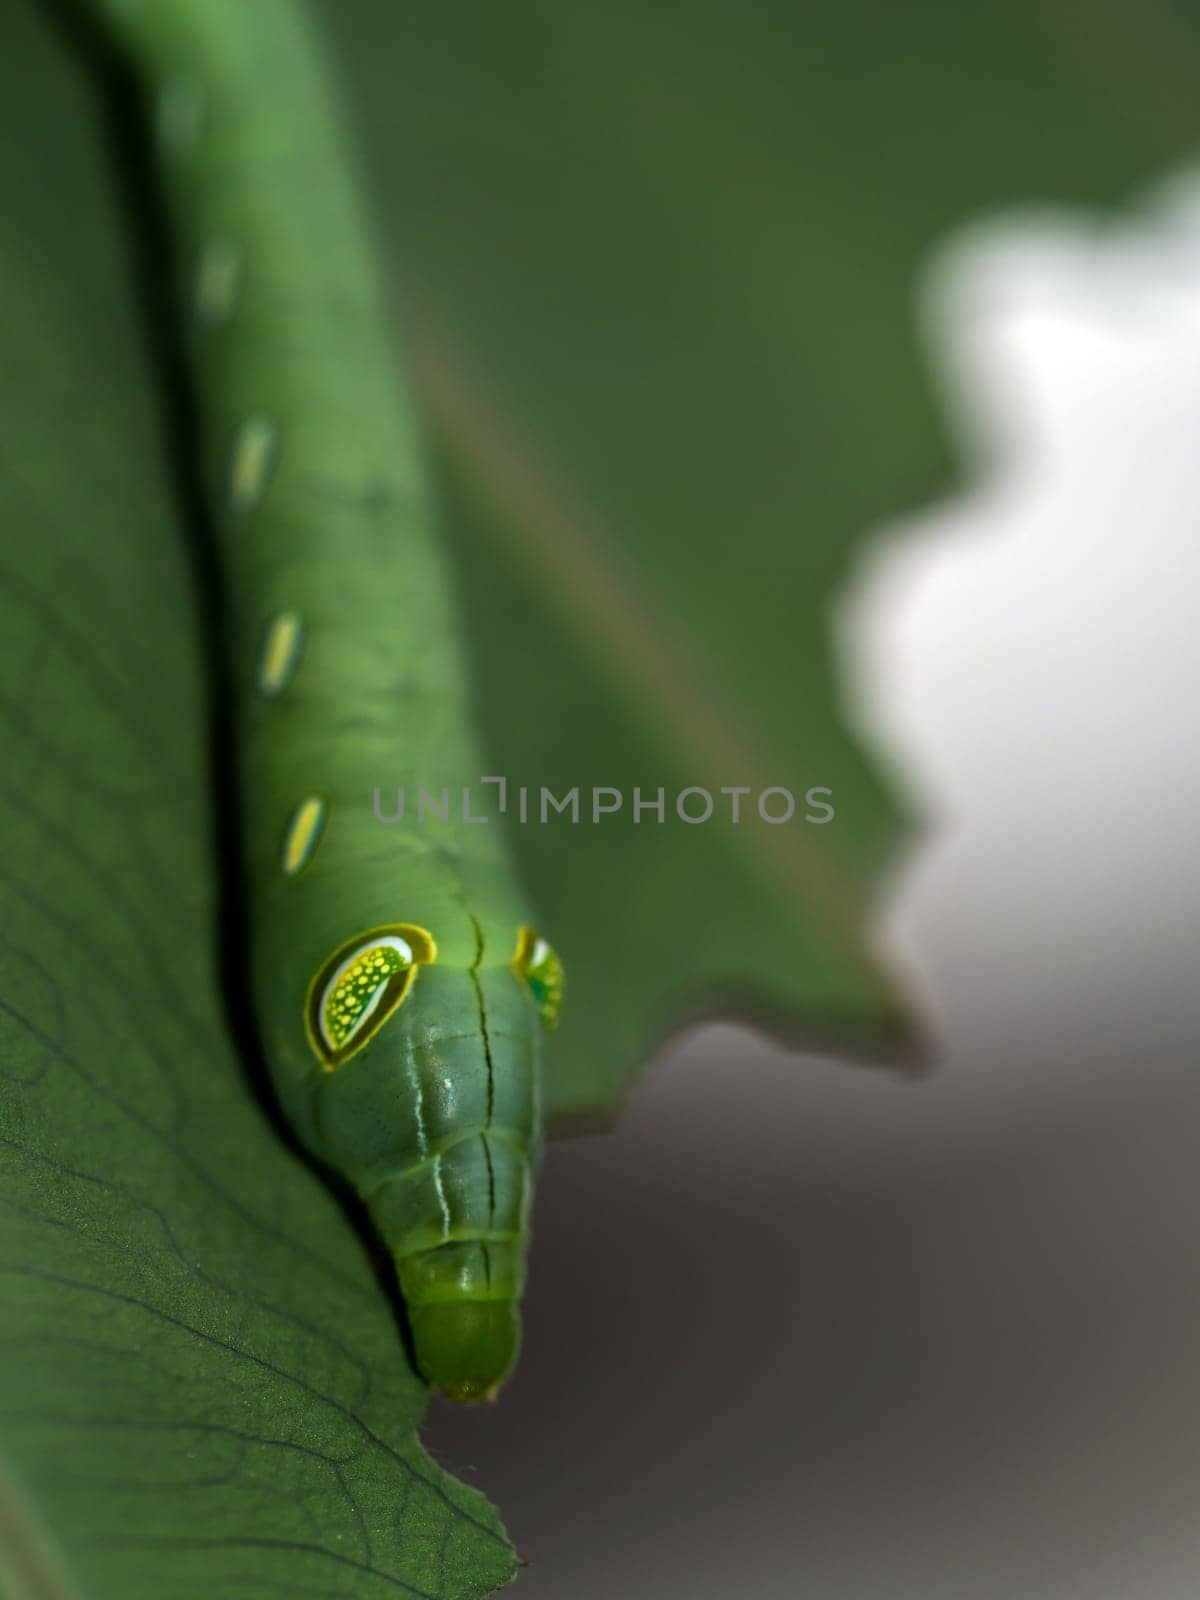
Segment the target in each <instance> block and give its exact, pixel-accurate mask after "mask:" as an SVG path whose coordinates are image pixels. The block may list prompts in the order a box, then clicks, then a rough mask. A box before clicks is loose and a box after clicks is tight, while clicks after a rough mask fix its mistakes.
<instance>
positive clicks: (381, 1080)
mask: <svg viewBox="0 0 1200 1600" xmlns="http://www.w3.org/2000/svg"><path fill="white" fill-rule="evenodd" d="M92 4H93V5H94V6H96V7H98V8H99V10H100V12H101V13H102V15H103V18H104V20H105V22H106V23H107V25H108V26H109V28H110V29H111V31H112V34H113V36H114V38H115V40H116V42H117V44H118V46H119V47H120V49H121V50H122V52H123V53H124V54H125V55H126V56H127V57H128V59H129V61H130V63H131V65H132V68H133V70H134V73H135V74H136V76H137V79H138V81H139V83H140V84H141V86H142V88H143V90H144V92H145V94H146V95H147V96H148V97H149V100H150V102H151V104H152V106H153V109H154V116H153V122H154V126H155V127H156V130H157V134H156V137H157V151H156V162H157V171H158V175H159V182H160V187H161V193H162V199H163V204H164V206H165V209H166V213H167V217H168V221H169V229H170V234H171V241H172V247H173V253H174V256H175V259H176V261H177V262H178V266H179V283H178V304H179V307H180V314H181V317H182V319H183V322H184V324H185V334H184V337H185V339H186V346H187V352H188V357H189V363H190V367H191V372H192V375H193V380H194V385H195V390H196V395H197V400H198V413H199V417H200V422H201V427H202V430H203V438H202V440H201V441H200V448H201V450H202V453H203V460H204V469H205V474H206V479H207V482H208V484H209V485H210V486H211V496H210V499H211V510H212V521H213V523H214V525H215V528H216V532H217V537H218V539H219V542H220V551H219V556H220V566H221V570H222V574H223V579H224V586H225V589H226V591H227V604H228V611H229V620H230V629H229V635H230V641H231V660H230V671H231V675H232V679H233V683H234V695H235V702H236V706H235V715H236V727H237V737H238V742H239V754H240V767H241V775H242V791H243V792H242V813H243V833H244V846H245V856H246V866H247V879H248V888H249V895H250V906H249V912H250V921H251V947H252V958H253V995H254V1002H255V1007H256V1012H257V1018H258V1023H259V1027H260V1031H261V1034H262V1039H263V1043H264V1047H265V1050H266V1054H267V1058H268V1062H269V1065H270V1070H271V1073H272V1077H273V1080H274V1083H275V1085H276V1089H277V1092H278V1095H279V1098H280V1100H281V1102H282V1104H283V1107H284V1109H285V1112H286V1114H287V1115H288V1117H289V1118H290V1120H291V1122H292V1124H293V1125H294V1127H295V1128H296V1130H297V1132H298V1134H299V1136H300V1138H301V1139H302V1140H303V1142H304V1144H305V1145H306V1146H307V1148H308V1149H309V1150H311V1151H312V1152H313V1153H314V1154H315V1155H316V1156H318V1157H319V1158H320V1159H321V1160H322V1161H324V1162H325V1163H327V1164H328V1165H330V1166H331V1167H333V1168H334V1169H335V1170H336V1171H338V1172H339V1173H341V1174H343V1175H344V1176H345V1177H347V1178H348V1179H349V1180H350V1181H351V1182H352V1183H353V1185H354V1186H355V1188H356V1189H357V1191H358V1193H359V1194H360V1195H361V1196H362V1198H363V1200H364V1201H365V1202H366V1205H367V1207H368V1210H369V1212H370V1215H371V1217H372V1219H373V1221H374V1223H375V1225H376V1227H377V1228H378V1230H379V1232H380V1234H381V1236H382V1238H383V1239H384V1240H385V1241H386V1243H387V1246H388V1248H389V1250H390V1251H391V1253H392V1255H393V1256H394V1259H395V1261H396V1265H397V1270H398V1273H399V1279H400V1285H401V1289H402V1291H403V1294H404V1299H405V1303H406V1306H407V1311H408V1317H409V1323H410V1327H411V1334H412V1342H413V1348H414V1352H415V1356H416V1360H417V1363H418V1365H419V1367H420V1369H421V1371H422V1373H423V1374H424V1376H425V1377H426V1379H427V1380H428V1381H429V1382H430V1383H431V1384H434V1385H440V1386H442V1387H443V1388H444V1389H445V1390H446V1392H447V1393H448V1394H450V1395H451V1396H453V1397H454V1398H456V1399H460V1400H473V1399H479V1398H483V1397H490V1396H492V1395H493V1394H494V1393H495V1391H496V1389H497V1387H498V1386H499V1384H500V1382H501V1381H502V1380H503V1379H504V1377H505V1376H506V1374H507V1373H508V1372H509V1370H510V1369H511V1366H512V1364H513V1361H514V1359H515V1357H516V1353H517V1348H518V1344H519V1340H520V1319H519V1310H518V1307H519V1302H520V1299H521V1293H522V1286H523V1277H524V1256H525V1248H526V1241H527V1235H528V1225H529V1211H530V1200H531V1192H532V1183H533V1173H534V1170H535V1166H536V1161H537V1155H538V1150H539V1146H540V1141H541V1121H542V1116H541V1072H542V1033H543V1029H544V1027H545V1026H547V1025H550V1024H552V1023H553V1021H554V1018H555V1015H556V1012H557V1007H558V1002H559V998H560V996H561V991H562V969H561V967H560V965H559V963H558V960H557V958H556V956H555V955H554V953H553V951H552V950H551V949H550V948H549V946H548V945H547V944H546V943H545V941H544V940H542V939H540V938H539V937H538V935H537V934H536V933H535V932H534V931H533V927H532V919H531V917H530V914H529V912H528V909H527V908H526V906H525V903H524V901H523V899H522V897H521V893H520V890H519V888H518V886H517V884H516V881H515V879H514V875H513V871H512V866H511V863H510V859H509V856H508V852H507V848H506V845H505V840H504V836H503V833H502V829H501V826H500V825H499V824H498V823H497V822H495V821H492V822H490V823H489V824H488V825H486V826H482V827H480V826H470V825H467V824H463V823H459V824H449V825H441V824H439V825H438V826H437V827H436V828H435V829H434V828H429V827H426V828H420V827H407V828H404V829H385V828H382V827H381V826H380V824H379V822H378V821H377V820H376V819H375V816H374V814H373V806H372V794H373V788H374V786H375V785H377V784H378V783H379V781H380V778H381V777H385V776H386V777H387V778H388V779H389V780H390V779H391V778H393V777H394V776H395V775H396V774H397V772H398V771H399V772H402V773H403V775H404V777H405V781H406V783H408V784H411V785H412V787H413V789H414V790H415V789H416V788H417V787H418V786H422V785H423V786H425V787H427V788H429V789H431V790H432V789H435V788H436V789H439V790H440V789H441V788H443V787H446V786H449V787H450V789H451V792H454V790H455V789H456V787H460V786H461V787H465V786H467V785H469V784H472V783H475V782H477V781H478V780H479V777H480V774H481V772H482V770H483V768H482V766H481V761H480V755H479V752H478V750H477V747H476V739H475V734H474V731H473V728H472V722H471V717H470V713H469V696H468V690H467V685H466V682H465V676H464V670H463V666H462V663H461V660H460V654H459V651H458V649H457V648H456V645H455V641H456V639H457V638H458V636H459V635H458V623H457V619H456V617H455V614H454V609H453V604H452V600H451V585H450V582H449V576H448V572H447V569H446V560H445V556H444V553H443V550H442V547H441V544H440V541H439V539H438V537H437V533H436V528H435V520H434V517H433V515H432V513H431V509H430V503H429V498H428V494H427V489H426V483H425V477H424V473H423V470H422V464H421V459H420V452H419V449H418V446H417V439H416V431H415V429H414V425H413V421H412V418H411V416H410V414H409V411H408V409H407V405H406V397H405V395H404V394H403V392H402V390H401V388H400V386H399V385H398V382H397V378H396V373H395V369H394V359H393V342H392V340H391V337H390V334H389V330H388V323H387V316H386V314H385V296H384V293H383V291H382V287H381V284H380V281H379V277H378V269H377V265H376V259H375V254H374V251H373V248H372V243H371V239H370V231H369V228H368V226H367V223H366V219H365V208H364V206H363V203H362V199H361V196H360V194H359V191H358V188H357V185H356V182H355V178H354V169H353V161H352V160H351V158H350V155H349V151H348V148H347V140H346V136H345V133H344V131H343V128H342V125H341V120H340V115H339V108H338V103H337V98H336V94H335V93H334V91H333V89H332V87H331V85H330V83H329V81H328V79H327V76H326V72H325V68H324V64H323V60H322V54H321V49H320V46H319V42H318V41H317V40H316V38H315V37H314V34H313V32H312V31H311V25H310V22H309V19H308V17H307V15H306V13H305V11H304V9H303V7H302V5H301V4H300V3H299V0H252V3H251V0H92Z"/></svg>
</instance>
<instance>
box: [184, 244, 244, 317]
mask: <svg viewBox="0 0 1200 1600" xmlns="http://www.w3.org/2000/svg"><path fill="white" fill-rule="evenodd" d="M241 283H242V248H241V246H240V245H239V244H238V243H237V241H236V240H235V239H210V240H209V241H208V243H207V244H206V245H205V246H204V248H203V249H202V250H201V252H200V263H199V265H198V266H197V268H196V298H195V310H196V321H197V322H198V323H199V324H200V326H201V327H203V328H215V327H217V326H218V325H219V324H220V323H222V322H224V321H225V319H226V318H227V317H228V316H229V313H230V312H231V311H232V310H233V305H234V301H235V300H236V299H237V294H238V290H239V289H240V288H241Z"/></svg>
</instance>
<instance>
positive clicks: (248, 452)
mask: <svg viewBox="0 0 1200 1600" xmlns="http://www.w3.org/2000/svg"><path fill="white" fill-rule="evenodd" d="M278 442H279V430H278V429H277V428H276V426H275V424H274V423H273V422H272V421H271V419H270V417H261V416H260V417H247V418H246V420H245V422H243V423H242V425H241V427H240V428H239V429H238V431H237V438H236V439H235V440H234V444H233V469H232V471H231V473H230V479H229V499H230V503H231V504H232V506H233V509H234V510H235V511H251V510H253V508H254V507H255V506H256V505H257V504H258V502H259V501H260V500H261V499H262V497H263V493H264V491H265V490H266V487H267V479H268V478H269V477H270V476H271V470H272V468H273V467H274V465H275V457H276V454H277V446H278Z"/></svg>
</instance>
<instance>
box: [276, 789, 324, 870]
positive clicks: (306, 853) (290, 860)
mask: <svg viewBox="0 0 1200 1600" xmlns="http://www.w3.org/2000/svg"><path fill="white" fill-rule="evenodd" d="M328 810H329V808H328V806H327V805H326V804H325V802H324V800H322V799H321V796H320V795H319V794H313V795H309V797H308V799H307V800H302V801H301V802H300V804H299V805H298V806H297V807H296V809H295V811H293V812H292V817H291V821H290V822H289V823H288V825H287V832H286V833H285V834H284V836H283V870H284V871H285V872H286V873H287V874H288V876H289V877H291V876H293V875H294V874H295V873H297V872H299V871H300V869H301V867H306V866H307V865H308V863H309V862H310V861H311V860H312V857H313V852H314V851H315V850H316V848H317V845H318V843H319V842H320V838H321V832H322V830H323V829H324V827H325V817H326V814H327V812H328Z"/></svg>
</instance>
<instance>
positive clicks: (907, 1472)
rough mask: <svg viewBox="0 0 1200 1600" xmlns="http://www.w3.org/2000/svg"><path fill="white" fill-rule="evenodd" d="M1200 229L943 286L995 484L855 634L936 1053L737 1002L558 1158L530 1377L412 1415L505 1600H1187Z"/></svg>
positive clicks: (1021, 245)
mask: <svg viewBox="0 0 1200 1600" xmlns="http://www.w3.org/2000/svg"><path fill="white" fill-rule="evenodd" d="M1198 218H1200V207H1197V205H1196V204H1195V201H1194V199H1192V198H1190V197H1189V195H1188V194H1187V192H1186V190H1181V191H1179V192H1178V193H1176V194H1175V195H1173V196H1170V197H1168V198H1167V199H1166V200H1164V199H1163V198H1162V197H1152V198H1151V201H1150V204H1149V206H1148V220H1146V219H1143V220H1142V222H1141V223H1140V225H1139V229H1138V230H1137V231H1134V230H1133V228H1132V226H1131V224H1129V223H1128V222H1127V223H1126V224H1125V227H1124V231H1122V230H1119V229H1118V230H1113V231H1111V232H1110V234H1109V235H1107V236H1103V235H1098V234H1096V233H1095V232H1094V231H1093V230H1092V228H1091V226H1090V224H1088V222H1087V220H1086V219H1082V220H1079V219H1076V220H1075V221H1071V220H1070V219H1050V220H1046V219H1043V220H1042V221H1040V222H1038V223H1036V224H1035V225H1034V226H1032V227H1031V226H1029V225H1025V226H1023V227H1018V228H1014V227H1011V226H1009V227H1005V228H1000V229H999V230H990V231H989V233H987V234H985V235H983V236H980V237H977V238H975V239H974V240H971V241H967V242H966V243H965V244H962V243H960V246H959V247H958V248H957V249H956V250H954V251H952V252H950V254H949V256H948V257H947V262H943V264H942V267H941V269H940V272H939V273H935V275H934V281H935V282H936V283H937V284H938V285H939V286H940V287H939V289H938V291H937V294H936V295H935V297H934V299H933V301H932V303H933V304H934V305H935V306H936V308H937V311H936V315H935V316H934V318H933V323H932V326H933V328H934V336H933V339H932V347H933V349H934V350H935V352H936V355H937V359H938V360H939V362H940V363H941V369H942V371H943V373H944V376H945V381H946V392H947V403H948V406H949V408H950V409H951V411H952V414H953V416H954V418H955V422H956V425H957V426H958V428H959V429H960V432H961V435H962V442H963V447H964V449H967V450H969V451H971V452H972V453H973V454H974V456H975V459H976V463H977V474H978V483H979V488H978V489H977V491H976V492H975V493H974V494H972V495H971V496H970V497H969V498H967V499H966V500H965V501H964V502H963V503H961V504H957V505H953V506H948V507H945V508H942V509H940V510H938V511H935V512H933V513H931V514H930V515H929V516H927V517H925V518H923V519H921V520H920V521H918V522H916V523H914V524H912V525H910V526H909V527H907V528H905V529H903V530H892V531H891V533H890V534H886V535H881V539H880V542H879V545H878V547H877V549H876V551H875V552H874V554H873V556H872V558H871V559H870V560H869V561H868V562H866V563H864V568H863V572H862V575H861V579H860V582H859V583H858V585H857V587H856V589H855V591H854V593H853V594H852V595H850V596H849V597H848V599H847V608H846V620H845V628H844V630H843V632H844V639H845V653H846V661H845V680H846V684H847V695H848V698H849V699H850V701H851V703H852V705H853V706H854V708H855V715H856V716H857V717H858V719H859V720H860V722H861V723H862V724H863V726H864V727H865V728H866V729H867V730H868V731H869V732H870V733H871V735H872V737H873V738H874V739H875V741H876V742H877V745H878V747H879V748H880V749H881V750H883V751H884V752H885V753H886V754H888V755H889V756H890V759H891V761H892V763H893V765H894V766H895V767H896V768H897V769H898V770H900V771H901V772H902V774H903V781H904V783H905V785H906V787H907V788H908V789H909V791H910V792H912V793H914V794H915V795H916V796H917V797H918V800H919V801H920V803H921V804H922V805H923V806H924V808H925V811H926V813H927V815H928V817H929V826H928V828H927V831H926V833H925V836H924V837H923V838H922V839H920V840H918V841H916V843H915V845H914V848H913V850H912V852H911V854H910V856H909V858H908V859H907V861H906V862H905V864H904V867H903V870H902V871H901V873H900V874H899V876H898V879H897V881H896V883H895V884H894V885H893V888H892V893H891V895H890V899H889V903H888V909H887V915H886V934H887V938H888V940H889V942H890V943H891V945H892V946H893V948H894V949H895V951H896V952H897V955H898V957H899V959H901V960H902V961H903V963H904V965H905V966H906V968H907V969H908V971H909V974H910V980H911V983H912V985H913V988H914V990H915V992H916V993H917V994H918V995H920V996H922V997H923V999H924V1005H925V1010H926V1013H927V1015H928V1016H929V1018H930V1021H931V1026H932V1029H933V1031H934V1033H935V1035H936V1037H937V1039H938V1042H939V1050H940V1066H939V1071H938V1073H937V1075H936V1077H934V1078H933V1079H931V1080H928V1081H926V1082H924V1083H922V1084H919V1085H911V1084H906V1083H903V1082H898V1081H895V1080H892V1079H889V1078H888V1077H887V1076H885V1075H883V1074H881V1073H877V1072H872V1071H869V1070H864V1069H861V1068H859V1069H855V1068H850V1067H847V1066H845V1065H843V1064H840V1063H836V1062H833V1061H828V1060H824V1059H821V1058H818V1057H809V1056H797V1055H792V1054H788V1053H786V1052H784V1051H782V1050H779V1049H777V1048H776V1047H775V1046H773V1045H772V1044H770V1043H769V1042H767V1041H765V1040H763V1039H761V1038H758V1037H756V1036H755V1035H753V1034H751V1033H749V1032H748V1031H745V1030H743V1029H740V1028H736V1027H733V1026H715V1027H711V1028H707V1029H702V1030H696V1031H695V1032H693V1033H692V1034H690V1035H688V1036H686V1037H684V1038H681V1039H679V1040H677V1041H676V1042H675V1043H674V1044H673V1045H672V1046H671V1047H670V1049H669V1050H668V1051H667V1052H666V1053H665V1055H664V1056H662V1057H661V1058H660V1059H659V1061H658V1062H657V1063H656V1065H655V1067H654V1069H653V1071H652V1072H651V1073H650V1074H648V1076H647V1078H646V1080H645V1082H644V1085H643V1087H642V1088H641V1089H640V1091H639V1092H638V1093H637V1094H636V1095H635V1097H634V1099H633V1100H632V1102H631V1104H630V1105H629V1108H628V1112H627V1115H626V1117H625V1119H624V1122H623V1124H622V1125H621V1127H620V1128H619V1129H618V1130H617V1131H616V1132H615V1133H613V1134H611V1135H608V1136H606V1137H603V1138H588V1139H576V1140H571V1141H567V1142H562V1143H558V1144H556V1145H554V1146H552V1148H551V1149H550V1152H549V1157H548V1160H547V1163H546V1167H545V1171H544V1174H543V1179H542V1184H541V1191H540V1196H539V1202H538V1210H537V1215H536V1226H535V1234H536V1243H535V1248H534V1255H533V1273H532V1284H531V1291H530V1295H529V1299H528V1317H527V1336H526V1345H525V1351H524V1356H523V1359H522V1363H521V1367H520V1371H519V1374H518V1376H517V1377H516V1378H515V1380H514V1381H513V1382H512V1383H511V1385H510V1386H509V1387H508V1389H507V1390H506V1391H505V1393H504V1395H503V1397H502V1399H501V1401H500V1403H499V1404H498V1405H497V1406H496V1407H495V1408H491V1409H486V1408H485V1409H484V1410H483V1411H454V1410H452V1409H451V1408H450V1407H448V1406H446V1405H444V1404H443V1405H439V1406H436V1407H435V1409H434V1411H433V1413H432V1414H431V1418H430V1421H429V1423H428V1426H427V1428H426V1430H425V1439H426V1442H427V1445H428V1447H429V1448H430V1449H431V1450H432V1451H433V1452H434V1454H435V1455H436V1456H437V1457H438V1458H439V1459H440V1460H441V1461H443V1462H444V1463H445V1464H446V1465H447V1466H448V1467H449V1468H450V1469H452V1470H453V1471H455V1472H457V1473H460V1474H463V1475H465V1476H466V1477H467V1478H468V1480H469V1481H471V1482H474V1483H476V1484H478V1485H479V1487H481V1488H482V1489H484V1490H486V1491H487V1492H489V1493H490V1494H491V1495H493V1496H494V1497H495V1498H496V1499H497V1500H498V1501H499V1503H500V1504H501V1505H502V1506H503V1507H504V1509H505V1514H506V1517H507V1521H508V1526H509V1529H510V1532H511V1533H512V1535H513V1537H514V1539H515V1540H516V1542H517V1544H518V1547H519V1548H520V1550H521V1551H522V1553H523V1555H524V1556H525V1557H526V1558H527V1559H528V1560H529V1562H530V1566H529V1568H528V1570H527V1571H526V1572H525V1574H524V1575H523V1577H522V1578H521V1580H520V1589H521V1593H522V1594H523V1595H524V1596H525V1597H526V1600H537V1597H540V1596H555V1597H565V1596H567V1595H570V1596H572V1597H573V1600H610V1597H611V1600H616V1597H617V1596H621V1597H625V1596H631V1595H632V1596H637V1597H640V1596H651V1595H652V1596H655V1597H660V1600H666V1597H669V1596H676V1595H678V1596H688V1597H692V1600H707V1597H709V1596H712V1597H714V1600H715V1597H718V1596H720V1597H722V1600H724V1597H727V1596H730V1595H742V1594H746V1595H756V1596H762V1597H774V1596H780V1597H783V1596H794V1595H797V1594H801V1595H812V1596H830V1597H834V1596H836V1597H838V1600H876V1597H878V1600H935V1597H940V1596H964V1597H966V1596H971V1597H975V1596H979V1597H984V1596H986V1597H1008V1596H1020V1597H1022V1600H1049V1597H1055V1600H1060V1597H1073V1596H1080V1597H1084V1596H1086V1597H1087V1600H1117V1597H1124V1596H1134V1595H1136V1596H1139V1597H1144V1600H1184V1597H1189V1600H1191V1597H1194V1596H1195V1594H1196V1593H1197V1590H1198V1589H1200V1515H1198V1507H1200V1273H1198V1272H1197V1265H1196V1257H1197V1252H1196V1244H1195V1239H1196V1230H1197V1218H1198V1217H1200V1161H1198V1159H1197V1152H1198V1151H1200V1083H1198V1081H1197V1071H1196V1066H1195V1059H1194V1058H1195V1046H1196V1041H1197V1039H1198V1038H1200V981H1198V972H1197V939H1196V934H1197V920H1198V918H1197V912H1196V907H1197V903H1198V895H1197V890H1198V888H1200V881H1198V880H1200V868H1198V867H1197V862H1196V851H1195V842H1196V834H1197V828H1196V820H1195V819H1196V816H1197V802H1198V800H1200V760H1198V756H1200V732H1198V731H1197V716H1196V709H1195V698H1196V689H1197V686H1198V684H1200V671H1198V670H1197V669H1198V667H1200V641H1198V639H1197V633H1198V629H1197V622H1196V615H1197V599H1196V597H1197V593H1198V592H1200V588H1198V585H1197V578H1198V577H1200V559H1198V556H1197V543H1198V541H1197V510H1198V509H1200V451H1198V450H1197V437H1198V431H1197V424H1198V421H1200V221H1198V220H1197V219H1198ZM947 263H948V264H947ZM900 534H902V535H903V538H900V537H898V535H900Z"/></svg>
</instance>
